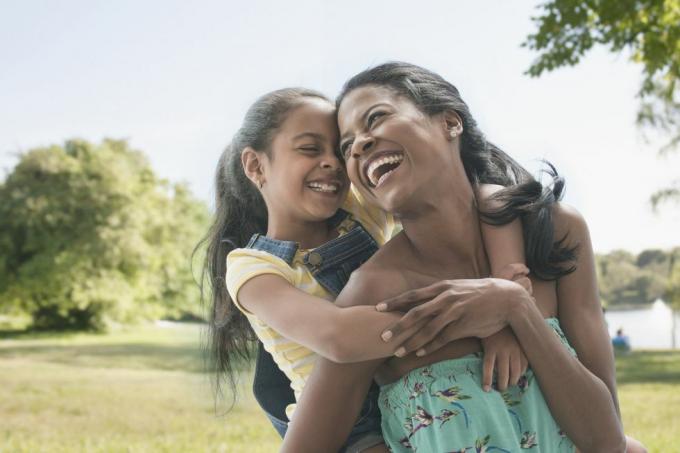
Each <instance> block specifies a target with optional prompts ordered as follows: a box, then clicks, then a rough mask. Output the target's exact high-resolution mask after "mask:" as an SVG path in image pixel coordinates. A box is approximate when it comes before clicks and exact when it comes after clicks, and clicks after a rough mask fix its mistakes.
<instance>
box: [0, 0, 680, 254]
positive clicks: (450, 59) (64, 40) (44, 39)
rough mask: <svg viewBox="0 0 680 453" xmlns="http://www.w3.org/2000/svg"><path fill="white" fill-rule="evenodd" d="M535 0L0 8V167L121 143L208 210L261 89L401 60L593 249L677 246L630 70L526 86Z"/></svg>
mask: <svg viewBox="0 0 680 453" xmlns="http://www.w3.org/2000/svg"><path fill="white" fill-rule="evenodd" d="M536 3H537V2H533V1H528V0H527V1H513V2H507V1H500V0H496V1H451V0H449V1H427V0H423V1H420V2H418V3H414V2H406V1H395V0H392V1H356V0H346V1H343V2H333V3H331V2H322V1H288V2H281V1H249V2H245V1H243V2H226V1H222V2H207V1H203V2H199V1H197V2H180V1H168V0H163V1H115V2H110V1H109V2H104V1H93V0H88V1H68V0H65V1H60V2H53V1H33V0H26V1H6V0H0V68H2V69H1V70H0V167H2V168H4V169H6V170H9V169H11V167H12V165H13V164H14V163H15V162H16V158H15V157H14V154H15V153H16V152H17V151H21V150H27V149H30V148H31V147H34V146H40V145H46V144H51V143H61V142H63V141H64V140H66V139H68V138H72V137H81V138H86V139H89V140H92V141H99V140H101V139H102V138H103V137H114V138H128V139H129V140H130V142H131V144H132V145H133V146H134V147H136V148H138V149H141V150H143V151H144V152H145V153H146V154H147V155H148V156H149V157H150V160H151V162H152V164H153V167H154V168H155V170H156V171H157V172H158V173H159V174H160V175H162V176H164V177H167V178H169V179H170V180H172V181H186V182H188V183H189V184H190V186H191V188H192V190H193V191H194V192H195V193H196V194H197V195H198V196H199V197H200V198H202V199H205V200H211V198H212V194H211V191H212V175H213V171H214V167H215V163H216V161H217V158H218V156H219V154H220V153H221V150H222V149H223V147H224V146H225V145H226V144H227V143H228V142H229V139H230V137H231V134H233V133H234V131H235V130H236V128H237V127H238V126H239V124H240V120H241V118H242V116H243V114H244V112H245V110H246V109H247V107H248V106H249V105H250V103H251V102H252V101H253V100H254V99H255V98H257V97H258V96H259V95H260V94H263V93H264V92H266V91H269V90H272V89H276V88H281V87H284V86H294V85H296V86H307V87H311V88H316V89H319V90H321V91H323V92H324V93H326V94H328V95H329V96H334V95H335V94H336V93H337V91H338V90H339V88H340V87H341V85H342V83H343V82H344V81H345V80H346V79H347V78H349V77H350V76H352V75H353V74H355V73H356V72H358V71H360V70H362V69H365V68H366V67H368V66H371V65H375V64H378V63H381V62H384V61H387V60H404V61H409V62H412V63H416V64H419V65H422V66H425V67H427V68H430V69H432V70H434V71H437V72H439V73H440V74H441V75H443V76H444V77H445V78H447V79H448V80H450V81H451V82H453V83H454V84H455V85H457V86H458V88H459V89H460V91H461V94H462V95H463V98H464V99H465V100H466V101H467V103H468V104H469V105H470V108H471V110H472V112H473V115H475V117H476V118H477V121H478V122H479V123H480V126H481V127H482V130H484V131H485V132H486V134H487V136H488V137H489V138H490V139H491V140H492V141H494V142H495V143H497V144H498V145H500V146H501V147H502V148H503V149H505V150H506V151H507V152H508V153H510V154H511V155H513V156H515V157H516V158H518V160H520V162H522V163H524V164H526V165H527V166H528V167H529V169H531V170H532V171H535V170H536V169H537V168H538V165H537V163H536V160H535V159H537V158H547V159H549V160H551V161H552V162H553V163H554V164H555V165H556V166H557V168H558V170H560V171H561V172H562V173H563V174H564V176H565V177H566V179H567V196H566V201H567V202H568V203H570V204H572V205H574V206H576V207H577V208H578V209H579V210H580V211H581V212H582V213H583V214H584V215H585V217H586V219H587V220H588V221H589V224H590V227H591V233H592V237H593V243H594V246H595V249H596V250H597V251H601V252H604V251H608V250H611V249H613V248H626V249H629V250H633V251H639V250H641V249H643V248H649V247H664V248H665V247H670V246H675V245H680V239H679V236H678V233H677V231H678V230H680V228H678V225H680V209H678V208H677V207H674V206H668V207H667V208H665V209H663V210H662V211H661V213H660V214H659V215H654V214H653V213H652V212H651V209H650V207H649V204H648V201H647V200H648V197H649V194H650V193H651V192H653V191H654V190H655V189H657V188H659V187H661V186H663V185H664V183H668V182H670V181H671V180H672V179H673V178H677V177H678V175H679V173H680V170H679V169H680V154H678V155H676V156H674V157H672V158H669V159H659V158H657V157H656V153H655V150H656V148H657V145H654V144H648V143H646V142H645V141H644V140H643V139H642V136H641V134H640V132H639V131H638V130H637V129H636V127H635V124H634V120H635V112H636V108H637V100H636V99H635V98H634V94H635V92H636V90H637V87H638V83H639V77H640V76H639V69H638V68H637V67H636V66H634V65H633V64H631V63H629V62H628V59H627V56H626V55H624V54H622V55H614V54H610V53H608V52H606V51H604V50H599V51H596V52H594V53H593V54H591V55H589V56H588V57H587V58H586V59H585V60H584V61H583V63H582V64H580V65H579V66H577V67H576V68H565V69H561V70H559V71H557V72H556V73H553V74H548V75H546V76H544V77H542V78H540V79H530V78H529V77H527V76H525V75H523V72H524V70H526V68H527V67H528V65H529V64H530V62H531V61H532V59H533V58H534V55H533V54H532V53H531V52H529V51H528V50H526V49H523V48H520V44H521V43H522V41H523V40H524V38H525V37H526V36H527V34H529V33H530V32H532V31H533V29H534V27H533V25H532V23H531V21H530V16H532V15H535V14H536V10H535V4H536ZM416 5H417V6H416Z"/></svg>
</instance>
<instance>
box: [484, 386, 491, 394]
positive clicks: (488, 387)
mask: <svg viewBox="0 0 680 453" xmlns="http://www.w3.org/2000/svg"><path fill="white" fill-rule="evenodd" d="M484 391H485V392H487V393H488V392H490V391H491V386H490V385H484Z"/></svg>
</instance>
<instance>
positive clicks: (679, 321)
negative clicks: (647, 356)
mask: <svg viewBox="0 0 680 453" xmlns="http://www.w3.org/2000/svg"><path fill="white" fill-rule="evenodd" d="M605 318H606V320H607V324H608V327H609V335H610V336H612V337H613V336H614V335H616V330H617V329H619V328H621V327H622V328H623V333H624V334H625V335H628V337H629V338H630V343H631V347H632V348H633V349H669V348H671V346H672V343H671V326H672V312H671V309H670V308H668V306H667V305H666V304H665V303H664V302H663V301H661V300H657V301H656V302H654V303H653V304H652V305H651V307H650V308H644V309H635V310H614V309H609V310H607V312H606V313H605ZM675 344H676V347H680V316H678V314H677V313H676V315H675Z"/></svg>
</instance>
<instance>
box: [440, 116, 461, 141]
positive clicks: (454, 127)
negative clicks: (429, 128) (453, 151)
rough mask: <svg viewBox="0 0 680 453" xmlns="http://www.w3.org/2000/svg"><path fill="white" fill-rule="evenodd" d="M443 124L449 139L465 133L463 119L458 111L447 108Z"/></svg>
mask: <svg viewBox="0 0 680 453" xmlns="http://www.w3.org/2000/svg"><path fill="white" fill-rule="evenodd" d="M443 126H444V128H445V133H446V135H447V136H448V137H449V140H453V139H455V138H456V137H458V136H460V135H461V134H462V133H463V120H461V119H460V116H458V113H457V112H455V111H453V110H447V111H446V112H444V114H443Z"/></svg>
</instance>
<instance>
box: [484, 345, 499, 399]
mask: <svg viewBox="0 0 680 453" xmlns="http://www.w3.org/2000/svg"><path fill="white" fill-rule="evenodd" d="M495 363H496V354H494V353H492V352H488V353H487V352H486V351H484V365H483V368H482V388H483V389H484V391H485V392H488V391H491V382H492V380H493V367H494V365H495Z"/></svg>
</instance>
